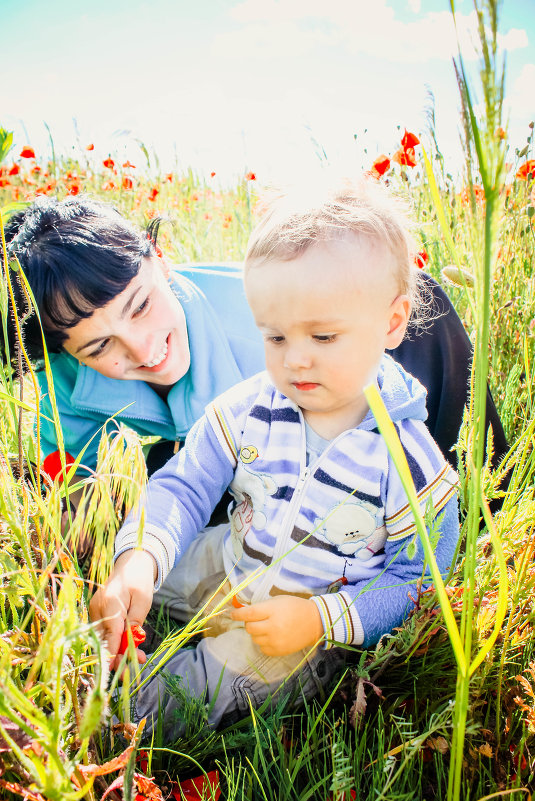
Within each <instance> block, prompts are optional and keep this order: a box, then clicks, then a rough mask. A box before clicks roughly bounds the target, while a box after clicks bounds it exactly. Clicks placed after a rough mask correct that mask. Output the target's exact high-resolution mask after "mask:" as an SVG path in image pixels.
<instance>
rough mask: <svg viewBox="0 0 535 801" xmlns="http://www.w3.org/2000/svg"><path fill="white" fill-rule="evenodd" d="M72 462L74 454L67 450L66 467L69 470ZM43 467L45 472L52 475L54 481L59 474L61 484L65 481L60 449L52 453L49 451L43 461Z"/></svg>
mask: <svg viewBox="0 0 535 801" xmlns="http://www.w3.org/2000/svg"><path fill="white" fill-rule="evenodd" d="M71 464H74V456H71V454H70V453H68V452H67V451H65V468H66V470H67V472H68V470H69V467H70V465H71ZM42 468H43V470H44V472H45V473H47V474H48V475H49V476H50V478H51V480H52V481H54V479H55V478H57V477H58V476H59V479H58V480H59V483H60V484H61V482H62V481H63V473H62V472H61V457H60V455H59V451H53V452H52V453H49V454H48V456H47V457H46V459H44V461H43V464H42Z"/></svg>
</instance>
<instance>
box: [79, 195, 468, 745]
mask: <svg viewBox="0 0 535 801" xmlns="http://www.w3.org/2000/svg"><path fill="white" fill-rule="evenodd" d="M413 253H414V249H413V247H412V243H411V238H410V235H409V233H408V223H407V220H406V217H405V216H404V214H403V213H402V212H401V211H400V208H399V207H398V205H397V202H395V201H394V200H393V198H391V197H390V196H388V195H387V194H386V193H385V192H384V191H383V189H382V188H381V187H380V186H378V185H376V184H375V182H374V181H369V182H363V183H362V184H359V185H357V186H351V185H349V184H347V185H344V186H343V187H342V188H341V189H340V190H339V191H338V192H337V193H333V194H331V195H330V196H329V197H327V198H326V199H323V200H322V201H321V202H319V203H314V202H313V201H312V200H310V199H308V200H307V201H306V202H305V203H304V204H302V205H301V206H300V207H299V206H296V205H295V204H294V205H292V204H291V203H290V201H289V199H288V198H280V199H279V200H278V201H275V202H274V203H273V204H272V207H271V209H270V210H269V211H268V213H267V214H266V215H265V216H264V218H263V219H262V221H261V222H260V224H259V225H258V226H257V228H256V229H255V231H254V232H253V234H252V235H251V239H250V241H249V245H248V250H247V254H246V258H245V276H244V280H245V290H246V295H247V299H248V301H249V304H250V306H251V309H252V311H253V314H254V317H255V320H256V323H257V325H258V327H259V329H260V331H261V332H262V334H263V337H264V342H265V353H266V367H267V372H266V373H261V374H259V375H256V376H254V377H253V378H251V379H249V380H247V381H244V382H242V383H240V384H238V385H237V386H235V387H234V388H232V389H231V390H229V391H228V392H226V393H224V394H223V395H221V396H220V397H219V398H217V399H216V400H215V401H214V402H213V403H211V404H210V405H209V406H208V407H207V409H206V413H205V415H204V416H203V417H202V418H201V419H200V420H199V421H198V422H197V424H196V425H195V426H194V427H193V429H192V430H191V432H190V434H189V436H188V438H187V440H186V443H185V445H184V448H183V449H182V451H181V452H179V453H178V454H177V455H176V456H175V457H174V458H173V459H171V461H170V462H169V463H168V464H167V465H166V466H165V467H164V468H162V469H161V470H160V471H159V472H158V473H156V474H155V475H154V476H153V478H152V479H151V481H150V482H149V485H148V489H147V492H146V497H145V499H144V504H143V506H144V515H145V518H144V529H143V541H142V550H135V546H136V543H137V537H138V528H139V520H140V517H139V514H137V515H132V516H130V517H129V518H128V520H127V521H126V523H125V525H124V526H123V528H122V529H121V530H120V531H119V533H118V536H117V541H116V556H117V560H116V564H115V568H114V571H113V573H112V575H111V576H110V579H109V581H108V583H107V584H106V585H105V587H104V588H102V589H100V590H99V591H98V592H97V593H96V595H95V596H94V598H93V601H92V604H91V614H92V617H93V619H103V622H102V627H103V628H104V631H105V634H106V636H107V639H108V646H109V648H110V651H111V652H112V653H116V651H117V646H118V642H119V638H120V634H121V631H122V629H123V626H124V621H125V618H126V617H128V619H129V621H130V622H137V623H143V620H144V618H145V616H146V614H147V612H148V610H149V608H150V605H151V602H152V597H153V592H154V589H157V590H158V593H157V598H158V600H159V601H160V602H164V603H165V604H166V606H168V607H169V609H170V610H171V613H172V614H175V615H176V616H177V617H180V618H183V619H187V618H188V616H191V615H193V614H194V613H195V612H196V611H198V609H199V608H201V607H202V605H203V604H204V603H206V602H207V601H208V600H209V599H210V598H212V600H213V596H214V593H215V592H216V590H217V588H218V587H220V586H222V587H223V591H227V592H228V593H229V597H232V598H233V602H232V604H230V602H229V604H228V605H227V607H226V611H225V612H224V613H223V614H220V615H219V616H218V617H217V618H216V620H215V625H217V626H218V627H219V633H216V632H214V631H213V632H212V634H215V635H216V636H207V637H205V638H204V639H203V640H202V641H201V642H200V643H199V644H198V645H197V646H196V647H195V648H194V649H182V650H180V651H178V652H177V653H176V654H175V655H173V656H172V657H171V658H170V659H169V661H167V662H166V664H165V670H166V671H168V672H169V673H171V674H174V675H177V676H180V677H181V679H182V683H183V686H184V688H185V690H186V691H187V692H189V693H191V694H192V695H194V696H197V697H203V698H205V699H206V703H207V704H208V705H210V707H209V708H210V716H209V722H210V724H211V725H214V726H216V725H218V724H220V723H222V722H223V723H229V722H231V721H233V720H235V719H236V718H238V717H240V716H243V715H246V714H247V713H248V712H249V708H250V707H249V704H252V705H253V706H254V707H258V706H260V705H261V704H262V703H263V702H264V700H265V699H266V698H267V697H268V696H270V695H271V694H273V693H274V692H275V691H276V690H277V689H278V688H279V687H280V685H281V684H282V683H284V689H283V692H285V693H286V692H288V691H292V690H295V691H296V692H297V693H300V694H302V695H304V696H311V695H313V694H314V693H315V692H316V691H317V689H318V687H320V686H321V685H322V684H323V683H325V682H326V681H327V680H328V679H329V678H330V676H331V675H332V674H333V673H334V672H335V671H336V670H337V669H338V668H339V666H340V665H341V664H342V663H343V659H344V653H345V651H344V650H343V649H341V648H338V647H337V645H336V644H337V643H344V644H352V645H357V646H362V647H369V646H372V645H374V644H375V643H377V642H378V640H379V639H380V638H381V636H382V635H383V634H384V633H385V632H390V631H391V630H392V629H393V628H395V627H396V626H398V625H400V624H401V622H402V621H403V619H404V617H405V616H406V615H407V613H408V612H409V610H410V609H411V606H412V603H411V600H410V597H409V595H410V594H411V593H412V594H413V595H414V593H415V583H416V582H417V580H418V579H419V578H420V577H421V576H422V575H423V573H424V555H423V549H422V547H421V544H420V543H419V540H417V548H416V555H415V556H413V558H410V556H409V554H408V553H407V546H408V545H409V543H411V542H413V541H414V537H415V532H416V528H415V523H414V520H413V517H412V515H411V511H410V507H409V505H408V503H407V500H406V496H405V493H404V490H403V488H402V485H401V482H400V480H399V477H398V474H397V472H396V469H395V467H394V466H393V463H392V461H391V459H390V456H389V453H388V449H387V447H386V444H385V442H384V440H383V438H382V437H381V435H380V434H379V432H378V430H377V427H376V423H375V420H374V417H373V415H372V414H371V412H370V410H369V408H368V405H367V403H366V399H365V396H364V387H366V386H367V385H368V384H370V383H372V382H375V383H376V384H377V386H378V388H379V391H380V393H381V396H382V398H383V400H384V402H385V404H386V407H387V409H388V411H389V413H390V416H391V418H392V419H393V421H394V424H395V426H396V429H397V431H398V434H399V437H400V439H401V442H402V445H403V448H404V451H405V453H406V455H407V459H408V463H409V467H410V470H411V473H412V477H413V480H414V483H415V486H416V491H417V493H418V497H419V499H420V503H421V508H422V511H425V510H426V509H427V507H428V505H429V502H430V501H431V503H432V505H433V507H434V512H435V514H436V515H437V516H440V523H439V528H440V537H439V538H438V541H437V544H436V548H435V555H436V559H437V562H438V565H439V568H440V569H441V570H442V571H445V570H447V568H448V567H449V565H450V563H451V560H452V558H453V555H454V553H455V548H456V545H457V539H458V535H459V522H458V512H457V497H456V494H457V493H456V485H457V476H456V474H455V472H454V471H453V469H452V468H451V467H450V465H449V464H448V462H447V461H446V460H445V459H444V457H443V455H442V453H441V452H440V450H439V448H438V447H437V445H436V444H435V443H434V441H433V440H432V438H431V436H430V434H429V432H428V431H427V429H426V426H425V424H424V420H425V418H426V416H427V413H426V408H425V396H426V393H425V390H424V389H423V387H422V386H421V385H420V384H419V383H418V381H416V379H414V378H412V377H411V376H410V375H409V374H407V373H406V372H404V371H403V369H402V368H401V367H399V366H398V365H397V364H396V363H395V362H394V361H393V360H392V359H391V358H390V357H389V356H387V355H385V350H386V349H390V348H395V347H396V346H397V345H399V343H400V342H401V340H402V338H403V336H404V335H405V332H406V329H407V325H408V322H409V317H410V315H411V310H414V307H415V302H416V297H417V287H416V280H417V279H416V275H417V268H416V267H415V263H414V256H413ZM227 488H229V490H230V493H231V495H232V496H233V499H234V500H233V502H232V504H231V506H230V508H229V524H228V525H223V526H218V527H215V528H212V529H206V530H205V527H206V525H207V523H208V520H209V519H210V515H211V512H212V510H213V509H214V507H215V505H216V504H217V502H218V501H219V500H220V498H221V496H222V495H223V493H224V492H225V490H226V489H227ZM427 575H428V574H427ZM225 582H226V583H225ZM162 585H163V586H162ZM160 588H161V589H160ZM177 706H178V701H177V700H176V698H175V697H174V696H172V695H171V694H169V693H168V692H167V691H166V687H165V678H164V676H163V675H162V674H161V673H159V674H157V675H156V676H155V677H154V678H153V679H152V680H151V681H149V682H148V683H147V684H146V685H145V686H143V687H142V688H141V690H140V691H139V693H138V695H137V697H136V715H137V716H138V717H143V716H149V717H150V716H151V715H154V716H155V715H156V714H157V713H158V710H159V709H160V710H161V712H162V714H163V715H164V718H165V720H166V723H167V725H168V726H169V733H170V734H174V735H176V734H179V733H180V722H179V719H178V718H177V714H176V713H177Z"/></svg>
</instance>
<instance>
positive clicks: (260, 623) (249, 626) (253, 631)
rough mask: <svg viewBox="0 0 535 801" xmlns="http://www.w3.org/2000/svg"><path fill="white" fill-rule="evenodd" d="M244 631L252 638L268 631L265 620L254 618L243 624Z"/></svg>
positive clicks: (264, 634) (263, 634)
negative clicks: (250, 621)
mask: <svg viewBox="0 0 535 801" xmlns="http://www.w3.org/2000/svg"><path fill="white" fill-rule="evenodd" d="M245 631H246V632H247V634H250V635H251V637H252V638H253V640H254V639H255V638H256V637H259V636H266V635H267V633H268V623H267V621H266V620H255V621H253V622H252V623H246V624H245Z"/></svg>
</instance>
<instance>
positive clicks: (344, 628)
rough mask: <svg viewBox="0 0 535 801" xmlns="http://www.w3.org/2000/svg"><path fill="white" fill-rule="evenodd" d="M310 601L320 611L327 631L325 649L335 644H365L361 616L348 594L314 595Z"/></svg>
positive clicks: (324, 628)
mask: <svg viewBox="0 0 535 801" xmlns="http://www.w3.org/2000/svg"><path fill="white" fill-rule="evenodd" d="M310 600H311V601H314V603H315V604H316V606H317V607H318V609H319V613H320V617H321V622H322V624H323V630H324V631H325V643H324V645H323V648H332V647H333V645H334V642H342V643H346V644H347V645H361V644H362V643H363V642H364V629H363V628H362V623H361V621H360V617H359V614H358V612H357V611H356V609H355V608H354V606H353V604H352V600H351V598H350V596H349V595H348V594H347V593H346V592H343V591H342V592H333V593H328V594H327V595H313V596H312V598H311V599H310ZM331 641H334V642H331Z"/></svg>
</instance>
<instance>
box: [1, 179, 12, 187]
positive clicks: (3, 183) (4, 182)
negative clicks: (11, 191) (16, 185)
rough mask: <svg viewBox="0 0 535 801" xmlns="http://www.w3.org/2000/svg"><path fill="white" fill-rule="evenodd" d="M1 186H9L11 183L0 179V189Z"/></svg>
mask: <svg viewBox="0 0 535 801" xmlns="http://www.w3.org/2000/svg"><path fill="white" fill-rule="evenodd" d="M3 186H11V181H10V180H9V178H0V189H1V188H2V187H3Z"/></svg>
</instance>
